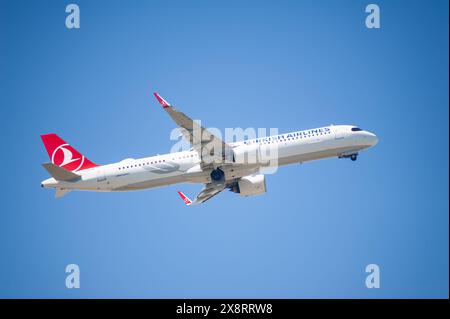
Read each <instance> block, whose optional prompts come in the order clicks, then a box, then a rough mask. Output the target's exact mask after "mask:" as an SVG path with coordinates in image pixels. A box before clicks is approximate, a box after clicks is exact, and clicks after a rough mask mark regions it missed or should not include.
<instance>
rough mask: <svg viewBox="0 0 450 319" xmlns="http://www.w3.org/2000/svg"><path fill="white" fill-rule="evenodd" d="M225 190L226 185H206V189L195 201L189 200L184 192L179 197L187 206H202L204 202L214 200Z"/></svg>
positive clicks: (179, 193)
mask: <svg viewBox="0 0 450 319" xmlns="http://www.w3.org/2000/svg"><path fill="white" fill-rule="evenodd" d="M224 189H225V185H224V184H223V185H220V186H219V185H214V184H211V183H210V184H205V187H204V188H203V189H202V190H201V192H200V193H199V194H198V195H197V196H196V197H195V199H194V200H193V201H191V200H190V199H189V197H187V196H186V195H184V194H183V193H182V192H178V195H180V197H181V199H182V200H183V201H184V202H185V204H186V205H188V206H190V205H197V204H201V203H203V202H206V201H207V200H208V199H210V198H212V197H213V196H216V195H217V194H219V193H220V192H221V191H223V190H224Z"/></svg>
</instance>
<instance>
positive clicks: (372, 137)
mask: <svg viewBox="0 0 450 319" xmlns="http://www.w3.org/2000/svg"><path fill="white" fill-rule="evenodd" d="M366 137H367V138H368V140H369V143H370V146H375V145H376V144H377V143H378V137H377V136H376V135H375V134H373V133H370V132H367V135H366Z"/></svg>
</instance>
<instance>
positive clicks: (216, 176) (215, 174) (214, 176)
mask: <svg viewBox="0 0 450 319" xmlns="http://www.w3.org/2000/svg"><path fill="white" fill-rule="evenodd" d="M224 178H225V173H224V172H223V171H222V170H221V169H220V168H216V169H215V170H213V171H212V172H211V180H212V181H214V182H220V181H221V180H223V179H224Z"/></svg>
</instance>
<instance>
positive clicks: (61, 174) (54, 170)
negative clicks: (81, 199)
mask: <svg viewBox="0 0 450 319" xmlns="http://www.w3.org/2000/svg"><path fill="white" fill-rule="evenodd" d="M42 166H43V167H44V168H45V169H46V170H47V172H49V174H50V175H51V176H52V177H53V178H54V179H56V180H57V181H64V182H74V181H76V180H78V179H80V175H78V174H75V173H72V172H71V171H68V170H67V169H65V168H62V167H59V166H57V165H55V164H53V163H45V164H42Z"/></svg>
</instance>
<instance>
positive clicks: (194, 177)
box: [42, 125, 378, 191]
mask: <svg viewBox="0 0 450 319" xmlns="http://www.w3.org/2000/svg"><path fill="white" fill-rule="evenodd" d="M352 128H354V126H350V125H336V126H327V127H321V128H318V129H311V130H305V131H297V132H293V133H286V134H281V135H277V136H270V137H267V138H258V139H253V140H247V141H242V142H236V143H231V144H230V146H232V147H239V146H243V145H252V146H256V147H258V148H259V149H260V151H264V149H265V148H267V147H273V146H276V147H277V165H278V166H283V165H287V164H292V163H302V162H306V161H312V160H317V159H322V158H329V157H346V156H349V155H352V154H357V153H358V152H359V151H361V150H364V149H367V148H369V147H371V146H373V145H375V144H376V143H377V141H378V139H377V137H376V136H375V135H374V134H372V133H370V132H367V131H362V130H360V131H352V130H351V129H352ZM220 168H221V169H222V170H223V171H224V173H225V179H226V180H227V181H228V180H230V181H231V180H235V179H238V178H240V177H243V176H247V175H251V174H254V173H257V172H259V170H260V169H261V168H263V165H254V164H249V165H227V164H224V165H223V166H220ZM211 170H212V169H209V170H207V169H205V170H204V169H202V166H201V165H200V158H199V155H198V152H197V151H194V150H191V151H184V152H178V153H169V154H164V155H158V156H152V157H146V158H140V159H125V160H123V161H121V162H118V163H113V164H108V165H102V166H97V167H93V168H89V169H86V170H82V171H79V172H77V174H79V175H80V176H81V178H80V179H79V180H78V181H76V182H64V181H56V180H55V179H54V178H49V179H47V180H45V181H43V182H42V186H43V187H46V188H63V189H71V190H74V189H76V190H89V191H129V190H138V189H147V188H154V187H160V186H166V185H171V184H176V183H209V182H210V181H211V180H210V179H211V177H210V173H211Z"/></svg>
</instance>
